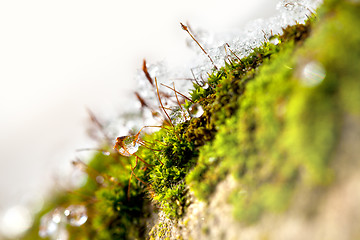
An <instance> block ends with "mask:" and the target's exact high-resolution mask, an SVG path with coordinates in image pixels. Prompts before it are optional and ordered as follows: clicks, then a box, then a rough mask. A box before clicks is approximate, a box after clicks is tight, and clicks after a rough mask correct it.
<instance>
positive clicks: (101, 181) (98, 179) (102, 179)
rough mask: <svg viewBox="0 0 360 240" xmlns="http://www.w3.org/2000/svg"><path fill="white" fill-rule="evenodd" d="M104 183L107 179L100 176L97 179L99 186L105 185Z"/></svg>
mask: <svg viewBox="0 0 360 240" xmlns="http://www.w3.org/2000/svg"><path fill="white" fill-rule="evenodd" d="M104 181H105V179H104V177H103V176H100V175H99V176H97V177H96V182H97V183H98V184H103V183H104Z"/></svg>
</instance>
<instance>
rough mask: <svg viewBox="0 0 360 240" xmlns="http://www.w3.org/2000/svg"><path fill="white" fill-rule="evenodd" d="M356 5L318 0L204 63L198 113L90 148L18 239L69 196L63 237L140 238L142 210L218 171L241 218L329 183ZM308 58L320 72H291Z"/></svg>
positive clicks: (279, 207) (171, 201)
mask: <svg viewBox="0 0 360 240" xmlns="http://www.w3.org/2000/svg"><path fill="white" fill-rule="evenodd" d="M359 12H360V9H359V6H358V5H356V4H353V3H351V2H342V1H335V0H334V1H327V2H326V3H325V5H324V6H323V8H322V10H320V12H319V15H318V17H317V18H316V17H311V18H310V19H309V20H308V21H307V22H306V23H305V24H296V25H294V26H291V27H287V28H285V29H284V33H283V34H282V35H281V36H274V37H277V38H278V39H280V42H281V43H280V44H279V45H274V44H271V43H269V42H265V43H264V44H263V45H262V46H261V47H259V48H256V49H254V51H253V52H252V53H251V54H250V55H249V56H248V57H246V58H243V59H241V61H240V60H238V59H237V58H234V59H231V60H229V61H228V62H226V64H225V66H224V67H222V68H221V69H219V70H218V71H214V72H212V73H211V74H209V77H208V87H207V88H205V87H204V86H200V85H198V84H194V88H193V90H192V92H191V98H192V101H193V102H196V103H199V104H200V105H201V106H202V107H203V109H204V114H203V115H202V116H201V117H199V118H193V119H191V120H189V121H186V122H184V123H181V124H178V125H177V126H175V127H170V126H167V125H166V124H164V126H163V128H162V129H161V130H160V131H158V132H155V133H153V134H151V135H145V136H142V138H143V139H144V141H145V142H146V145H147V146H148V147H140V149H139V151H138V152H136V154H135V155H136V156H135V155H134V156H130V157H123V156H120V155H119V154H117V153H112V154H111V155H110V156H104V155H102V154H96V155H95V156H94V157H93V159H92V160H91V161H90V162H89V167H88V168H87V173H88V175H89V177H88V180H87V182H86V184H85V185H84V186H83V187H81V188H79V189H77V190H75V191H73V192H72V193H63V194H59V195H58V196H57V197H56V198H55V199H54V200H53V201H50V202H49V204H48V206H47V207H46V208H44V209H43V211H42V212H41V213H40V214H39V216H38V217H37V219H36V221H35V224H34V227H33V228H32V229H31V230H30V231H29V234H28V235H27V236H26V237H25V239H34V236H35V235H37V228H38V225H39V217H40V216H41V215H42V214H44V213H46V212H48V211H49V210H50V209H51V208H54V207H56V206H66V205H70V204H74V203H78V204H79V203H82V204H86V205H87V207H88V214H89V221H88V222H87V223H86V224H85V225H84V227H82V228H74V227H68V230H69V231H70V235H71V238H72V239H88V238H90V237H91V238H92V239H143V238H146V237H147V233H146V221H147V219H148V218H149V216H150V215H151V214H152V213H153V212H156V211H159V210H162V211H163V212H165V213H166V214H167V216H168V217H169V218H172V219H175V220H176V219H177V218H180V217H182V216H183V214H184V213H185V212H186V208H187V206H188V205H189V199H188V193H189V189H190V190H191V191H193V192H194V193H195V195H196V197H198V198H199V199H202V200H205V201H207V200H208V199H210V198H211V195H212V194H213V192H214V191H215V189H216V187H217V185H218V183H219V182H220V181H222V180H224V179H225V178H226V177H227V176H228V175H229V174H232V175H233V176H234V178H235V179H236V182H237V186H236V188H235V190H234V191H233V193H232V194H231V196H230V201H231V202H232V204H233V206H234V214H235V217H236V218H237V219H239V220H240V221H243V222H244V223H255V222H256V221H258V220H259V219H261V217H262V216H263V215H264V214H266V213H274V214H277V213H281V212H283V211H286V209H287V207H288V205H289V204H290V203H291V202H292V198H293V196H294V194H295V193H296V191H297V189H298V188H299V186H302V187H304V186H305V187H306V188H308V189H310V190H311V189H319V188H326V187H327V186H329V185H331V183H332V180H333V178H334V175H333V169H331V158H332V154H333V150H334V148H335V146H336V143H337V136H338V134H339V128H340V127H341V122H342V116H343V115H344V114H353V115H360V97H359V96H360V87H359V86H360V84H359V81H358V76H360V72H359V71H360V70H359V69H360V68H359V66H358V64H357V62H358V61H359V56H360V45H359V44H358V43H359V42H360V31H358V30H354V28H353V27H352V26H357V25H358V24H360V15H359V14H358V13H359ZM310 62H315V63H317V64H318V65H319V66H320V67H321V68H322V69H323V70H324V71H325V72H326V77H325V78H324V79H323V80H322V81H321V82H319V83H317V85H313V86H309V85H306V84H304V82H303V76H302V72H303V69H304V66H306V65H307V64H308V63H310ZM191 104H192V103H191V102H190V101H189V102H186V103H185V105H184V106H185V108H189V107H190V105H191ZM111 147H112V146H106V145H105V146H103V148H105V149H110V148H111ZM134 166H136V168H134V169H133V167H134ZM98 175H102V176H103V177H104V179H105V181H104V183H98V182H97V181H96V177H97V176H98ZM169 228H171V226H170V225H169V224H166V223H163V224H162V223H159V224H158V225H157V226H155V227H154V228H153V230H152V231H151V232H150V234H149V236H150V239H152V238H155V239H156V238H160V239H166V238H169V236H170V235H169ZM203 230H204V231H205V232H206V231H208V229H203Z"/></svg>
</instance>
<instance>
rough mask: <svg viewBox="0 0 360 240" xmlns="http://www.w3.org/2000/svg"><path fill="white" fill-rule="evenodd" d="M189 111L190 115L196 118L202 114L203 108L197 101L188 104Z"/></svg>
mask: <svg viewBox="0 0 360 240" xmlns="http://www.w3.org/2000/svg"><path fill="white" fill-rule="evenodd" d="M189 112H190V116H191V117H193V118H197V117H200V116H201V115H203V113H204V110H203V108H202V107H201V105H200V104H199V103H194V104H193V105H191V106H190V108H189Z"/></svg>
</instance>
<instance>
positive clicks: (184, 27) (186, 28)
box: [180, 23, 218, 70]
mask: <svg viewBox="0 0 360 240" xmlns="http://www.w3.org/2000/svg"><path fill="white" fill-rule="evenodd" d="M180 25H181V27H182V29H183V30H185V31H186V32H187V33H188V34H189V35H190V37H191V38H192V39H193V40H194V41H195V42H196V44H197V45H198V46H199V47H200V48H201V50H202V51H203V52H204V53H205V55H206V56H207V57H208V58H209V59H210V61H211V63H212V64H213V65H214V68H215V69H216V70H218V68H217V67H216V65H215V63H214V61H213V60H212V58H211V57H210V55H209V54H208V53H207V52H206V51H205V49H204V48H203V47H202V46H201V45H200V43H199V42H198V41H197V40H196V39H195V37H194V36H193V35H192V34H191V33H190V31H189V29H188V27H187V26H185V25H184V24H182V23H180Z"/></svg>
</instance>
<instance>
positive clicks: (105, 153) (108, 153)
mask: <svg viewBox="0 0 360 240" xmlns="http://www.w3.org/2000/svg"><path fill="white" fill-rule="evenodd" d="M101 153H102V154H103V155H105V156H110V152H108V151H102V152H101Z"/></svg>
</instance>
